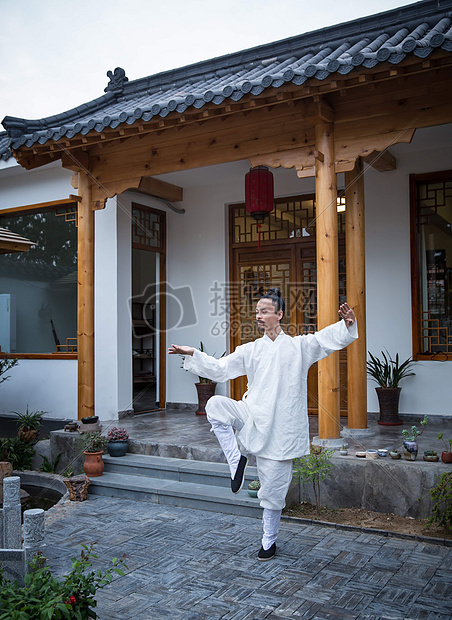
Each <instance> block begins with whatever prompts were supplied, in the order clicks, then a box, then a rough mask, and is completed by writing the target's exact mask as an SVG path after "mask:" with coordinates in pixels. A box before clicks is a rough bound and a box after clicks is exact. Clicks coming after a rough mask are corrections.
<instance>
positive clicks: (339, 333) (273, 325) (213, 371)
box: [168, 289, 358, 560]
mask: <svg viewBox="0 0 452 620" xmlns="http://www.w3.org/2000/svg"><path fill="white" fill-rule="evenodd" d="M284 310H285V307H284V300H283V298H282V296H281V292H280V291H279V289H270V291H269V292H268V293H267V294H265V295H263V296H262V297H261V299H260V300H259V301H258V303H257V306H256V321H257V324H258V327H259V329H260V330H261V331H263V332H264V335H263V336H262V338H258V339H257V340H255V341H254V342H249V343H246V344H244V345H240V346H238V347H237V348H236V350H235V351H234V352H233V353H231V354H230V355H227V356H226V357H223V358H221V359H219V360H217V359H215V358H214V357H210V356H208V355H206V354H205V353H203V352H201V351H198V350H197V349H194V348H193V347H187V346H178V345H174V344H173V345H171V347H170V348H169V349H168V353H170V354H180V355H185V356H186V357H185V362H184V367H185V369H186V370H190V371H191V372H193V373H195V374H197V375H200V376H204V377H208V378H209V379H212V380H213V381H217V382H223V381H227V380H229V379H234V378H235V377H239V376H242V375H246V376H247V378H248V389H247V392H246V393H245V394H244V396H243V398H242V400H241V401H235V400H232V399H230V398H227V397H225V396H213V397H212V398H210V399H209V401H208V403H207V406H206V412H207V419H208V420H209V422H210V423H211V425H212V430H213V432H214V433H215V435H216V436H217V438H218V441H219V443H220V445H221V448H222V450H223V452H224V454H225V456H226V459H227V462H228V464H229V468H230V472H231V489H232V491H233V493H238V492H239V491H240V489H241V488H242V485H243V481H244V475H245V468H246V464H247V458H246V457H245V456H244V455H242V454H241V452H240V450H239V448H238V444H237V439H236V438H238V439H239V441H240V443H241V444H242V446H243V448H244V450H245V451H246V452H249V453H251V454H254V455H255V456H256V464H257V468H258V473H259V480H260V482H261V488H260V490H259V493H258V497H259V499H260V500H261V502H260V504H261V506H262V507H263V509H264V511H263V518H262V521H263V530H264V534H263V538H262V547H261V549H260V550H259V552H258V559H259V560H269V559H271V558H272V557H273V556H274V555H275V552H276V538H277V536H278V528H279V522H280V518H281V512H282V509H283V508H284V506H285V498H286V494H287V491H288V489H289V486H290V483H291V480H292V459H294V458H298V457H300V456H304V455H305V454H308V453H309V449H310V442H309V421H308V410H307V375H308V370H309V368H310V367H311V365H312V364H314V363H315V362H317V361H318V360H320V359H322V358H324V357H326V356H327V355H330V353H332V352H333V351H338V350H339V349H342V348H344V347H346V346H347V345H348V344H350V343H351V342H353V340H355V339H356V338H357V337H358V332H357V327H356V320H355V314H354V312H353V310H352V309H351V308H350V307H349V305H348V304H346V303H345V304H342V305H341V306H340V308H339V315H340V317H341V319H342V320H340V321H339V322H338V323H334V324H333V325H330V326H328V327H325V328H324V329H322V330H320V331H319V332H316V333H314V334H306V335H303V336H295V337H290V336H288V335H286V334H285V333H284V331H283V330H282V328H281V325H280V322H281V319H282V318H283V316H284ZM234 430H235V431H236V432H235V433H234Z"/></svg>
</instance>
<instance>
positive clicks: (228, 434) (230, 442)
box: [206, 395, 292, 549]
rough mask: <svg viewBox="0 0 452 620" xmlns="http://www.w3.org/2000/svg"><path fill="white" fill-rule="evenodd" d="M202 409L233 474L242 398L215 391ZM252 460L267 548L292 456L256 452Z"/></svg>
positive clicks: (274, 530)
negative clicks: (275, 456) (278, 457)
mask: <svg viewBox="0 0 452 620" xmlns="http://www.w3.org/2000/svg"><path fill="white" fill-rule="evenodd" d="M206 413H207V419H208V420H209V422H210V424H211V425H212V430H213V432H214V433H215V435H216V437H217V439H218V441H219V443H220V446H221V448H222V450H223V453H224V455H225V457H226V460H227V462H228V464H229V469H230V472H231V478H233V477H234V475H235V472H236V470H237V465H238V462H239V460H240V456H241V453H240V450H239V448H238V445H237V440H236V438H235V434H234V429H235V430H237V431H240V429H241V428H242V427H243V425H244V423H245V420H246V418H247V416H248V409H247V407H246V406H245V404H244V403H243V402H242V401H235V400H232V399H231V398H227V397H226V396H219V395H216V396H212V398H210V399H209V400H208V401H207V405H206ZM256 464H257V471H258V475H259V480H260V483H261V488H260V489H259V492H258V497H259V499H260V505H261V506H262V508H263V509H264V514H263V518H262V521H263V529H264V536H263V539H262V546H263V547H264V549H269V548H270V547H271V545H272V544H273V543H274V542H275V540H276V538H277V536H278V527H279V521H280V518H281V511H282V509H283V508H284V506H285V505H286V495H287V491H288V490H289V486H290V483H291V481H292V459H288V460H284V461H275V460H273V459H267V458H263V457H261V456H256Z"/></svg>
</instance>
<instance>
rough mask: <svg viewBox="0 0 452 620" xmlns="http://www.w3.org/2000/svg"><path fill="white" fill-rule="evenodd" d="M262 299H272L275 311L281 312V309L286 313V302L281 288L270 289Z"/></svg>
mask: <svg viewBox="0 0 452 620" xmlns="http://www.w3.org/2000/svg"><path fill="white" fill-rule="evenodd" d="M261 299H271V301H272V303H273V305H274V306H275V312H279V310H282V313H283V316H284V313H285V311H286V304H285V302H284V299H283V296H282V293H281V291H280V290H279V288H270V289H268V292H267V293H265V294H264V295H262V297H261Z"/></svg>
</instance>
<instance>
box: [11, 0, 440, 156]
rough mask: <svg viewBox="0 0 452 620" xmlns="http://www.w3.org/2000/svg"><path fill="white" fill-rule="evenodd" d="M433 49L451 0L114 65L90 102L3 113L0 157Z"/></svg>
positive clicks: (427, 0)
mask: <svg viewBox="0 0 452 620" xmlns="http://www.w3.org/2000/svg"><path fill="white" fill-rule="evenodd" d="M437 48H441V49H443V50H445V51H447V52H450V51H452V0H439V1H438V0H424V1H423V2H417V3H415V4H412V5H409V6H406V7H402V8H398V9H394V10H392V11H387V12H385V13H379V14H377V15H372V16H370V17H365V18H361V19H358V20H354V21H351V22H348V23H343V24H339V25H336V26H332V27H329V28H323V29H321V30H317V31H314V32H309V33H306V34H303V35H300V36H297V37H291V38H290V39H285V40H283V41H277V42H275V43H270V44H267V45H261V46H259V47H255V48H252V49H249V50H244V51H242V52H237V53H235V54H229V55H227V56H223V57H219V58H213V59H211V60H208V61H203V62H200V63H196V64H194V65H189V66H186V67H182V68H180V69H173V70H171V71H166V72H163V73H159V74H157V75H151V76H148V77H145V78H141V79H139V80H134V81H132V82H129V81H128V79H127V77H126V75H125V72H124V71H123V70H122V69H120V68H117V69H116V70H115V71H114V72H111V71H109V72H108V74H107V75H108V76H109V77H110V82H109V84H108V85H107V88H106V89H105V91H106V93H105V95H103V96H101V97H99V98H97V99H94V100H93V101H90V102H88V103H84V104H82V105H79V106H77V107H76V108H73V109H72V110H68V111H66V112H63V113H62V114H57V115H54V116H50V117H48V118H43V119H39V120H26V119H20V118H14V117H9V116H7V117H5V119H4V120H3V126H4V127H5V129H6V130H7V133H8V136H5V134H1V133H0V157H1V158H5V157H8V156H10V155H8V153H9V154H10V148H11V146H12V147H14V148H20V147H21V146H22V145H24V144H26V145H27V146H28V147H31V146H32V145H33V144H35V143H36V142H39V143H40V144H45V142H46V141H48V140H59V139H61V138H62V137H63V136H66V137H68V138H72V137H74V136H76V135H78V134H81V135H86V134H87V133H89V131H92V130H93V129H94V130H95V131H97V132H102V131H104V129H105V128H107V127H111V128H116V127H119V125H121V124H123V123H127V124H132V123H134V122H135V121H137V120H139V119H141V120H143V121H144V122H149V121H150V120H152V118H154V117H155V116H160V117H162V118H164V117H166V116H167V115H168V114H170V112H174V111H177V112H178V113H180V114H182V113H183V112H185V111H186V110H187V109H188V108H190V107H193V108H195V109H200V108H202V107H203V106H204V105H206V103H210V102H212V103H213V104H214V105H221V104H222V103H223V102H224V101H225V100H227V99H230V100H232V101H240V99H241V98H242V97H243V96H244V95H245V94H247V93H250V92H251V93H252V94H253V95H256V96H257V95H259V94H261V93H262V92H263V91H264V90H265V89H266V88H270V87H273V88H280V87H282V86H283V85H284V84H287V83H293V84H296V85H301V84H303V83H304V82H306V80H308V79H315V80H325V79H327V78H328V77H329V76H330V75H331V74H333V73H336V72H337V73H339V74H342V75H347V74H349V73H350V72H352V71H355V72H359V71H360V68H361V67H363V68H372V67H375V66H376V65H377V64H379V63H383V62H389V63H391V64H398V63H400V62H402V60H403V59H404V58H406V56H407V55H408V54H414V55H415V56H417V57H419V58H427V57H428V56H429V55H430V54H431V53H432V52H433V51H434V50H435V49H437ZM2 136H3V137H2ZM8 149H9V150H8Z"/></svg>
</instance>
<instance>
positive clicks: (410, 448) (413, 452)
mask: <svg viewBox="0 0 452 620" xmlns="http://www.w3.org/2000/svg"><path fill="white" fill-rule="evenodd" d="M427 422H428V417H427V416H426V415H425V416H424V418H423V420H421V426H422V430H420V431H418V429H417V426H415V425H413V426H412V427H411V429H410V430H409V431H408V430H407V429H406V428H404V429H403V431H402V435H403V436H404V437H405V440H404V442H403V454H404V455H405V458H406V460H407V461H415V460H416V457H417V451H418V445H417V438H418V437H420V436H421V435H422V433H423V432H424V429H425V426H426V424H427Z"/></svg>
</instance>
